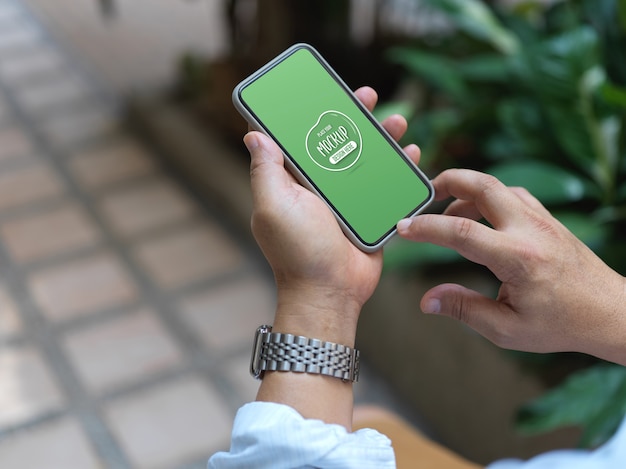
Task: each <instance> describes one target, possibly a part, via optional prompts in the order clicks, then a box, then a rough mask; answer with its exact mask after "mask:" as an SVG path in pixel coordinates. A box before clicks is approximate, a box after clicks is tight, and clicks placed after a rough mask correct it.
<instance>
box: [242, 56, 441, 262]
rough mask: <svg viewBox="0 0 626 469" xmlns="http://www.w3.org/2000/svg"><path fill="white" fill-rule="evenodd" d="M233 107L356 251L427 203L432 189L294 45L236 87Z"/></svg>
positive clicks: (335, 80) (335, 81)
mask: <svg viewBox="0 0 626 469" xmlns="http://www.w3.org/2000/svg"><path fill="white" fill-rule="evenodd" d="M233 102H234V103H235V106H236V107H237V109H238V110H239V111H240V112H241V113H242V115H243V116H244V117H245V118H246V119H247V120H248V122H250V124H251V125H252V127H253V128H255V129H258V130H261V131H263V132H264V133H266V134H267V135H268V136H270V137H271V138H272V139H273V140H274V141H275V142H276V143H277V144H278V145H279V146H280V148H281V150H282V152H283V153H284V155H285V158H286V160H285V161H286V166H287V167H288V168H289V169H290V171H291V172H292V174H294V176H295V177H296V178H297V179H298V181H299V182H300V183H301V184H303V185H304V186H305V187H307V188H308V189H309V190H311V191H312V192H314V193H316V194H317V195H318V196H320V197H321V198H322V200H324V201H325V202H326V204H327V205H328V206H329V207H330V209H331V210H332V212H333V214H334V215H335V217H336V219H337V220H338V222H339V224H340V226H341V228H342V230H343V231H344V233H345V234H346V235H347V236H348V238H349V239H350V240H351V241H352V242H353V243H354V244H355V245H356V246H357V247H359V248H360V249H361V250H363V251H366V252H373V251H375V250H377V249H379V248H380V247H381V246H382V245H383V244H384V243H385V242H386V241H387V240H388V239H389V238H390V237H391V236H393V234H394V233H395V225H396V223H397V222H398V220H400V219H402V218H406V217H409V216H412V215H415V214H417V213H419V212H420V211H422V210H423V209H424V208H425V207H426V206H427V205H428V203H429V202H430V201H431V200H432V197H433V190H432V186H431V185H430V182H429V181H428V179H427V178H426V176H424V175H423V174H422V173H421V171H420V170H419V169H418V168H417V167H416V166H415V165H414V164H413V163H412V162H411V161H410V159H409V158H408V157H407V156H406V155H405V154H404V153H403V152H402V150H401V149H400V147H399V146H398V145H397V144H396V142H395V141H394V140H393V139H392V138H391V136H389V134H388V133H387V132H386V131H385V130H384V129H383V128H382V127H381V126H380V125H379V124H378V122H376V120H375V119H374V117H373V116H372V115H371V114H370V113H369V111H368V110H367V109H365V107H363V106H362V104H361V103H360V102H359V100H358V99H357V98H356V97H355V96H354V94H353V93H352V92H351V91H350V90H349V88H348V87H347V86H346V85H345V83H343V81H342V80H341V79H340V78H339V77H338V76H337V74H336V73H335V72H334V71H333V70H332V69H331V68H330V66H329V65H328V64H327V63H326V62H325V61H324V59H323V58H321V56H320V55H319V54H318V53H317V52H316V51H315V50H314V49H313V48H311V47H310V46H308V45H306V44H297V45H295V46H293V47H291V48H289V49H288V50H287V51H285V52H284V53H282V54H281V55H279V56H278V57H277V58H276V59H274V60H273V61H271V62H270V63H268V64H267V65H266V66H264V67H262V68H261V69H260V70H259V71H257V72H256V73H255V74H253V75H251V76H250V77H248V78H247V79H245V80H244V81H242V82H241V83H240V84H239V85H238V86H237V87H236V88H235V90H234V92H233Z"/></svg>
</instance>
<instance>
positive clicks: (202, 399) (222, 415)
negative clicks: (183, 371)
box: [105, 378, 232, 469]
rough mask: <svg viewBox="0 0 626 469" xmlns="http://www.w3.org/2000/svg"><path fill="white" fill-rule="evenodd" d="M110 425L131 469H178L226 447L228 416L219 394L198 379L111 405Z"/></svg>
mask: <svg viewBox="0 0 626 469" xmlns="http://www.w3.org/2000/svg"><path fill="white" fill-rule="evenodd" d="M105 414H106V417H107V420H108V421H109V425H110V427H111V428H112V430H113V433H114V434H115V436H116V437H117V439H118V441H119V442H120V443H121V445H122V447H123V448H124V450H125V451H126V453H127V454H128V455H129V456H130V460H131V461H132V463H134V467H137V468H140V469H144V468H157V467H158V468H165V467H178V466H181V465H182V464H183V463H185V462H191V461H195V460H198V459H203V458H208V456H209V455H210V454H212V453H213V452H214V451H216V450H218V449H224V448H227V447H228V441H229V440H230V429H231V422H232V416H231V415H230V414H229V412H227V411H226V410H225V405H224V403H223V402H222V401H221V400H220V398H219V396H218V395H217V393H216V392H215V391H214V390H213V389H211V388H210V387H209V386H208V385H207V384H206V383H204V382H203V381H201V380H199V379H196V378H186V379H183V380H180V381H177V382H174V383H169V384H167V385H163V386H160V387H158V388H154V389H149V390H146V391H143V392H140V393H136V394H135V395H133V396H129V397H125V398H123V399H119V400H118V401H115V402H113V403H111V404H110V405H109V406H108V408H107V409H106V410H105Z"/></svg>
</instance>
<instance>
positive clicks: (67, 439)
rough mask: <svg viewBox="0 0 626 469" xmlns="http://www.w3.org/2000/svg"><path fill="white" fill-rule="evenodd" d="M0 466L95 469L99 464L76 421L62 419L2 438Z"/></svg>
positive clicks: (38, 468) (0, 443)
mask: <svg viewBox="0 0 626 469" xmlns="http://www.w3.org/2000/svg"><path fill="white" fill-rule="evenodd" d="M0 467H5V468H7V469H8V468H19V469H41V468H44V467H49V468H55V467H56V468H66V469H79V468H80V469H97V468H102V467H103V466H102V465H101V464H99V462H98V459H97V456H96V455H95V453H94V451H93V449H92V447H91V445H90V443H89V441H88V440H87V438H86V437H85V434H84V433H83V429H82V428H81V427H80V425H79V424H78V422H76V421H75V420H73V419H70V418H63V419H59V420H54V421H52V422H49V423H45V424H41V425H37V426H35V427H32V428H29V429H28V430H25V431H21V432H19V433H16V434H14V435H11V436H8V437H5V438H4V439H2V440H1V441H0Z"/></svg>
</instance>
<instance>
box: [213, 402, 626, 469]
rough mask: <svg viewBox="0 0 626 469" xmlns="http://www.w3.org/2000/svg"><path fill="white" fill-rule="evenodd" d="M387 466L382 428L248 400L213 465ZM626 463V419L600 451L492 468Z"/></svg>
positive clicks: (287, 468)
mask: <svg viewBox="0 0 626 469" xmlns="http://www.w3.org/2000/svg"><path fill="white" fill-rule="evenodd" d="M242 467H254V468H258V469H266V468H267V469H269V468H272V469H299V468H311V467H316V468H322V469H339V468H342V469H344V468H345V469H350V468H359V469H368V468H372V469H374V468H376V469H387V468H389V469H390V468H395V467H396V463H395V455H394V452H393V448H392V447H391V441H390V440H389V438H387V437H386V436H384V435H382V434H380V433H378V432H377V431H376V430H372V429H363V430H358V431H356V432H354V433H350V432H348V431H346V429H345V428H344V427H342V426H341V425H330V424H326V423H324V422H322V421H321V420H311V419H305V418H303V417H302V416H301V415H300V414H299V413H298V412H297V411H295V410H294V409H292V408H291V407H288V406H285V405H282V404H274V403H271V402H252V403H250V404H246V405H244V406H243V407H242V408H241V409H239V411H238V412H237V416H236V418H235V422H234V426H233V432H232V440H231V447H230V451H229V452H220V453H216V454H215V455H213V456H212V457H211V459H209V464H208V468H209V469H231V468H233V469H234V468H242ZM621 468H626V419H624V421H623V422H622V425H621V427H620V428H619V430H618V431H617V433H616V434H615V435H614V436H613V438H611V440H609V441H608V442H607V443H606V444H605V445H603V446H601V447H600V448H598V449H597V450H595V451H584V450H559V451H550V452H548V453H544V454H540V455H539V456H536V457H534V458H532V459H530V460H528V461H522V460H519V459H505V460H501V461H496V462H494V463H492V464H490V465H489V466H487V469H621Z"/></svg>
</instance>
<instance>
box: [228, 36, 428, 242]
mask: <svg viewBox="0 0 626 469" xmlns="http://www.w3.org/2000/svg"><path fill="white" fill-rule="evenodd" d="M300 49H307V50H308V51H309V52H311V53H312V54H313V56H314V57H315V58H316V59H317V60H318V61H319V62H320V63H321V64H322V66H323V67H324V68H325V69H326V71H327V72H328V74H329V75H330V76H331V77H332V78H333V79H334V80H335V82H336V83H337V84H338V85H339V86H340V87H341V88H342V89H343V90H344V91H345V92H346V93H347V94H348V96H350V97H351V98H352V100H353V101H354V103H355V104H356V106H357V107H358V108H359V109H360V110H361V112H363V114H365V115H366V117H368V119H369V120H370V121H371V122H372V124H373V125H374V127H375V128H376V129H377V130H378V131H379V132H380V133H381V134H382V135H383V136H384V137H385V139H386V140H387V141H388V143H389V144H390V145H391V146H392V147H393V148H394V149H395V150H396V152H397V153H398V156H399V157H401V158H403V159H404V160H405V161H406V162H407V164H409V165H410V166H412V167H413V169H414V170H415V172H416V173H417V175H418V176H419V177H420V179H422V182H423V183H424V184H425V185H426V187H427V188H428V191H429V196H428V198H427V199H426V200H425V201H424V203H422V205H420V206H419V207H416V209H415V210H414V211H413V212H411V213H409V214H408V215H407V217H413V216H415V215H418V214H419V213H421V212H422V211H424V209H426V207H428V205H430V203H431V202H432V201H433V199H434V196H435V190H434V188H433V186H432V184H431V182H430V180H429V179H428V177H427V176H426V175H425V174H424V173H423V172H422V170H420V169H419V168H418V167H417V165H416V164H415V163H413V161H412V160H411V158H409V157H408V156H407V155H406V153H404V151H403V150H402V148H401V147H400V145H398V143H397V142H396V141H395V140H394V139H393V138H392V137H391V135H389V133H388V132H387V131H386V130H385V129H384V128H383V126H382V125H381V124H380V123H379V122H378V121H377V120H376V118H375V117H374V116H373V115H372V113H371V112H370V111H369V110H368V109H366V108H365V106H363V104H362V103H361V101H359V99H358V98H357V97H356V95H355V94H354V93H353V92H352V90H351V89H350V88H349V87H348V85H346V83H345V82H344V81H343V80H342V79H341V77H340V76H339V75H338V74H337V72H335V70H334V69H333V68H332V67H331V66H330V65H329V64H328V62H326V60H325V59H324V58H323V57H322V56H321V54H320V53H319V52H318V51H317V50H316V49H315V48H314V47H313V46H311V45H310V44H306V43H298V44H294V45H293V46H291V47H289V48H288V49H287V50H285V51H284V52H282V53H281V54H279V55H278V56H276V57H275V58H274V59H272V60H270V61H269V62H268V63H266V64H265V65H264V66H262V67H261V68H259V69H258V70H257V71H256V72H254V73H252V74H251V75H249V76H248V77H247V78H245V79H243V80H242V81H241V82H240V83H239V84H238V85H237V86H236V87H235V88H234V89H233V93H232V101H233V105H234V106H235V108H236V109H237V111H238V112H239V113H240V114H241V115H242V116H243V117H244V119H245V120H246V121H247V122H248V123H249V124H250V126H251V127H252V128H253V129H254V130H258V131H259V132H262V133H264V134H265V135H267V136H268V137H270V138H271V139H272V140H274V141H275V142H276V144H277V145H278V146H279V147H280V148H281V150H282V152H283V155H284V157H285V166H286V168H287V169H288V170H289V171H290V172H291V174H293V175H294V177H295V178H296V179H297V180H298V182H299V183H300V184H302V185H303V186H304V187H306V188H307V189H309V190H310V191H311V192H313V193H314V194H316V195H317V196H318V197H319V198H320V199H322V201H324V203H325V204H326V205H327V206H328V207H329V208H330V210H331V212H332V213H333V215H334V216H335V219H336V220H337V222H338V223H339V226H340V227H341V229H342V231H343V232H344V234H345V235H346V237H348V239H349V240H350V241H351V242H352V243H353V244H354V245H355V246H357V247H358V248H359V249H360V250H362V251H364V252H368V253H372V252H376V251H378V250H379V249H380V248H382V247H383V246H384V245H385V244H386V243H387V242H388V241H389V240H390V239H391V238H392V237H393V236H394V235H395V234H396V232H397V229H396V227H395V226H393V227H390V230H389V232H388V233H387V234H386V235H385V236H383V237H382V238H380V239H379V240H378V241H377V242H376V243H375V244H371V245H370V244H367V243H365V242H363V241H362V240H361V239H360V238H359V236H358V235H357V233H356V232H355V231H354V230H353V229H352V228H351V227H350V225H349V224H348V223H346V221H344V219H343V218H342V216H341V214H340V213H339V212H338V210H336V209H335V207H333V205H332V204H331V203H330V202H329V201H328V200H327V198H326V197H325V196H324V195H323V194H322V193H321V192H320V191H318V190H317V189H316V187H315V186H314V185H313V184H312V183H311V182H310V180H309V177H308V176H307V175H306V174H304V173H303V172H302V171H301V170H300V169H299V168H298V166H297V165H296V164H295V163H294V161H293V158H292V157H291V156H290V155H289V154H288V153H287V152H286V151H285V150H284V149H283V146H282V144H281V143H280V142H279V141H277V139H275V138H274V137H273V136H272V135H271V134H270V133H269V132H267V131H266V130H265V128H264V127H263V124H262V122H261V121H259V120H257V118H256V117H255V116H254V115H253V114H251V113H250V111H249V110H248V109H247V107H246V105H245V104H244V103H243V102H242V100H241V91H242V90H243V88H245V87H246V86H248V85H249V84H250V83H252V82H253V81H255V80H256V79H257V78H259V77H260V76H262V75H263V74H265V73H266V72H267V71H269V70H271V69H272V68H273V67H275V66H276V65H278V64H279V63H281V62H282V61H283V60H285V59H286V58H287V57H289V56H290V55H292V54H293V53H294V52H296V51H298V50H300ZM398 221H400V220H398Z"/></svg>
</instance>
